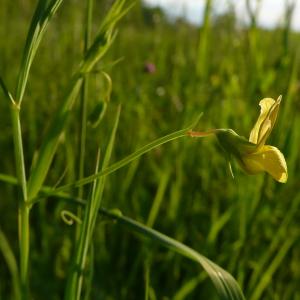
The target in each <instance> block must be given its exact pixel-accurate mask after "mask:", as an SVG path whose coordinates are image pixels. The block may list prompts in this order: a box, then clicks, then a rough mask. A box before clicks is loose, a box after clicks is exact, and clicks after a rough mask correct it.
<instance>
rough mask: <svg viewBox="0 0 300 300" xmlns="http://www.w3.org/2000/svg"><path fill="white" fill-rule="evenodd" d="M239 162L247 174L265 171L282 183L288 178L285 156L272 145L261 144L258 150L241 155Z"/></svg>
mask: <svg viewBox="0 0 300 300" xmlns="http://www.w3.org/2000/svg"><path fill="white" fill-rule="evenodd" d="M240 164H241V166H242V167H243V169H244V170H245V171H246V172H247V173H248V174H257V173H260V172H263V171H265V172H267V173H269V174H270V175H271V176H272V177H273V178H274V179H275V180H277V181H279V182H282V183H284V182H286V181H287V178H288V172H287V165H286V161H285V158H284V156H283V154H282V153H281V152H280V151H279V149H277V148H276V147H273V146H263V147H262V148H261V149H260V150H259V151H257V152H255V153H252V154H249V155H245V156H243V157H242V158H241V161H240Z"/></svg>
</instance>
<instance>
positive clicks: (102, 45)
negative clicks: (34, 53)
mask: <svg viewBox="0 0 300 300" xmlns="http://www.w3.org/2000/svg"><path fill="white" fill-rule="evenodd" d="M116 3H123V5H124V1H122V0H120V1H117V2H116ZM116 3H115V4H114V5H113V7H112V8H111V10H113V11H114V16H115V19H111V20H109V19H107V17H106V18H105V20H104V22H105V24H107V25H106V26H104V29H105V30H106V31H100V33H99V34H98V35H97V37H96V38H95V40H94V42H93V44H92V45H91V46H90V48H89V50H88V51H87V54H86V56H85V58H84V59H83V61H82V62H81V63H80V64H79V67H78V70H77V72H76V73H75V75H74V76H73V78H72V79H71V82H70V84H69V86H68V88H67V92H66V94H65V95H66V96H65V97H64V100H63V101H62V103H63V104H62V105H61V106H60V107H59V109H58V112H57V113H56V114H55V118H54V119H53V121H52V122H51V125H50V128H49V130H48V132H47V134H46V137H45V138H44V143H43V144H42V146H41V149H40V151H39V154H38V157H37V160H36V162H35V164H34V166H33V168H32V172H31V176H30V178H29V182H28V196H29V199H31V200H32V199H33V198H34V197H35V196H36V195H37V193H38V192H39V190H40V189H41V187H42V185H43V183H44V180H45V178H46V176H47V174H48V171H49V168H50V165H51V163H52V160H53V158H54V155H55V152H56V149H57V146H58V143H59V140H60V137H61V135H62V134H63V132H64V130H65V127H66V123H67V120H68V116H69V114H70V112H71V110H72V107H73V103H74V101H75V98H76V97H77V95H78V93H79V90H80V86H81V83H82V79H83V75H84V74H85V73H87V72H90V71H91V70H92V68H93V67H94V65H95V64H96V63H97V62H98V61H99V60H100V58H102V57H103V55H104V54H105V53H106V52H107V50H108V49H109V48H110V46H111V44H112V42H113V39H114V36H115V30H114V29H115V25H116V20H119V19H120V16H123V14H124V11H127V10H126V9H124V7H123V5H122V6H121V7H119V6H118V10H117V11H115V9H116V8H115V5H116Z"/></svg>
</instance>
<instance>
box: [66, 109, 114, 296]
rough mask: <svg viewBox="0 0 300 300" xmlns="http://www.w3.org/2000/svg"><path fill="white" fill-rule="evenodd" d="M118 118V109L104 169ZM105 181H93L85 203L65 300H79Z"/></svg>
mask: <svg viewBox="0 0 300 300" xmlns="http://www.w3.org/2000/svg"><path fill="white" fill-rule="evenodd" d="M119 117H120V108H119V109H118V111H117V116H116V121H115V124H114V128H113V130H112V134H111V137H110V141H109V143H108V146H107V149H106V153H105V156H104V159H103V164H102V168H106V167H107V165H108V164H109V160H110V157H111V153H112V149H113V145H114V140H115V136H116V131H117V127H118V123H119ZM98 163H99V162H98ZM98 163H97V165H98ZM96 172H97V169H96ZM105 180H106V177H105V176H103V177H101V178H99V179H98V180H96V179H95V181H94V185H93V190H92V193H91V197H90V199H89V200H88V201H87V205H86V207H85V212H84V218H83V223H82V225H81V231H80V237H79V241H78V244H77V247H76V249H75V257H74V266H73V268H72V270H71V273H70V276H69V278H68V283H67V288H66V296H65V299H66V300H69V299H72V300H73V299H77V300H79V299H80V297H81V291H82V286H83V279H84V278H83V276H84V272H85V264H86V258H87V254H88V250H89V247H90V246H91V241H92V235H93V232H94V228H95V224H96V220H97V216H98V211H99V208H100V205H101V200H102V196H103V191H104V186H105Z"/></svg>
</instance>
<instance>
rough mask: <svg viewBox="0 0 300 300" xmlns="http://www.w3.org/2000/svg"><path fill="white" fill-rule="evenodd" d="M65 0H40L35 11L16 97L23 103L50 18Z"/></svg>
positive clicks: (24, 52)
mask: <svg viewBox="0 0 300 300" xmlns="http://www.w3.org/2000/svg"><path fill="white" fill-rule="evenodd" d="M62 1H63V0H53V1H51V2H50V4H49V1H45V0H40V1H39V2H38V4H37V7H36V10H35V13H34V15H33V18H32V21H31V24H30V28H29V32H28V35H27V39H26V44H25V48H24V51H23V58H22V62H21V68H20V72H19V78H18V85H17V91H16V99H17V101H18V103H19V105H21V102H22V100H23V96H24V92H25V88H26V84H27V80H28V75H29V71H30V67H31V65H32V62H33V59H34V56H35V54H36V52H37V49H38V47H39V45H40V42H41V40H42V37H43V35H44V32H45V30H46V28H47V25H48V24H49V21H50V19H51V18H52V16H53V15H54V14H55V12H56V11H57V10H58V8H59V6H60V5H61V3H62Z"/></svg>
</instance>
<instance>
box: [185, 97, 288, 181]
mask: <svg viewBox="0 0 300 300" xmlns="http://www.w3.org/2000/svg"><path fill="white" fill-rule="evenodd" d="M280 102H281V96H280V97H279V98H278V99H277V100H276V101H275V100H274V99H272V98H264V99H262V100H261V101H260V103H259V105H260V107H261V111H260V116H259V117H258V119H257V121H256V123H255V125H254V127H253V129H252V130H251V133H250V137H249V141H248V140H247V139H246V138H244V137H242V136H239V135H238V134H237V133H235V132H234V131H233V130H232V129H214V130H211V131H209V132H207V133H200V132H199V133H197V132H193V131H191V132H189V133H188V134H189V135H190V136H205V135H208V134H215V135H216V136H217V138H218V140H219V142H220V144H221V146H222V148H223V149H224V150H225V151H226V153H227V154H228V156H229V157H231V156H233V157H235V159H236V160H237V162H238V163H239V165H240V166H241V168H242V169H243V170H244V171H245V172H246V173H247V174H257V173H260V172H267V173H269V174H270V175H271V176H272V177H273V178H274V179H275V180H277V181H279V182H282V183H284V182H286V181H287V178H288V172H287V165H286V162H285V158H284V156H283V154H282V153H281V152H280V150H279V149H278V148H276V147H274V146H269V145H265V142H266V140H267V138H268V137H269V135H270V133H271V131H272V129H273V127H274V124H275V122H276V118H277V114H278V110H279V105H280Z"/></svg>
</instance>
